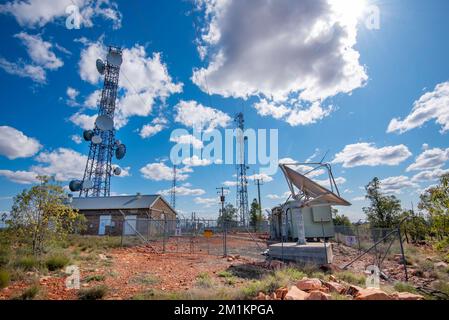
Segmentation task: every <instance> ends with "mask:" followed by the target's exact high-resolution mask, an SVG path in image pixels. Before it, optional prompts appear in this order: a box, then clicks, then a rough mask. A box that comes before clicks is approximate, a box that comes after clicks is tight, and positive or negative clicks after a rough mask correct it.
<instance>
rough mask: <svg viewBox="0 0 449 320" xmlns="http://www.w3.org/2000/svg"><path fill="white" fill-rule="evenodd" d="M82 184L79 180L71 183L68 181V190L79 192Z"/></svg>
mask: <svg viewBox="0 0 449 320" xmlns="http://www.w3.org/2000/svg"><path fill="white" fill-rule="evenodd" d="M82 184H83V183H82V182H81V181H79V180H72V181H70V184H69V189H70V191H72V192H78V191H81V187H82Z"/></svg>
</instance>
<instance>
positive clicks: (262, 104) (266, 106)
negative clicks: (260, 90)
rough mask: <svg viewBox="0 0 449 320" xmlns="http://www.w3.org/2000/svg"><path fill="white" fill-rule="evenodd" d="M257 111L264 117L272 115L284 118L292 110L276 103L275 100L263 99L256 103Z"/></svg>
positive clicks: (276, 117)
mask: <svg viewBox="0 0 449 320" xmlns="http://www.w3.org/2000/svg"><path fill="white" fill-rule="evenodd" d="M254 108H255V109H256V110H257V113H258V114H259V115H261V116H262V117H267V116H271V117H273V118H275V119H282V118H283V117H284V116H285V115H287V114H289V113H290V112H291V110H290V109H289V108H287V107H286V106H285V105H283V104H279V105H275V104H274V103H273V102H271V103H270V102H268V101H267V99H261V100H260V101H259V102H257V103H255V104H254Z"/></svg>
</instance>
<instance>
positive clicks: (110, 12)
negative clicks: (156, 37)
mask: <svg viewBox="0 0 449 320" xmlns="http://www.w3.org/2000/svg"><path fill="white" fill-rule="evenodd" d="M70 5H76V6H78V8H79V12H80V15H81V21H80V22H81V24H82V26H84V27H92V26H93V21H92V20H93V18H95V17H102V18H104V19H106V20H111V21H112V22H113V27H114V28H119V27H120V25H121V19H122V16H121V13H120V12H119V11H118V9H117V4H116V3H115V2H113V1H110V0H58V1H54V0H22V1H21V0H13V1H10V2H7V3H5V4H1V5H0V13H4V14H5V13H7V14H11V15H13V16H14V17H15V18H16V20H17V22H18V23H19V24H20V26H22V27H31V28H34V27H43V26H45V25H46V24H47V23H50V22H53V21H55V20H57V19H61V20H64V21H65V20H66V18H67V17H68V14H67V13H66V8H67V7H68V6H70Z"/></svg>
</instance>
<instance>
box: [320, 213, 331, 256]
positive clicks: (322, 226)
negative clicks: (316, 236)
mask: <svg viewBox="0 0 449 320" xmlns="http://www.w3.org/2000/svg"><path fill="white" fill-rule="evenodd" d="M321 229H322V230H323V242H324V254H325V255H326V264H329V258H328V256H327V246H326V244H327V242H326V233H325V232H324V224H323V219H322V218H321Z"/></svg>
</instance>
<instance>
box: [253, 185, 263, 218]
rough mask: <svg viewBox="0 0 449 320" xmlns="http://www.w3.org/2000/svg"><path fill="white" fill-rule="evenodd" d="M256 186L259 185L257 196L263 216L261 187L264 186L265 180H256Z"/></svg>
mask: <svg viewBox="0 0 449 320" xmlns="http://www.w3.org/2000/svg"><path fill="white" fill-rule="evenodd" d="M255 182H256V185H257V196H258V200H259V213H260V215H261V216H262V202H261V200H260V186H261V185H263V179H260V178H258V179H256V181H255Z"/></svg>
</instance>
